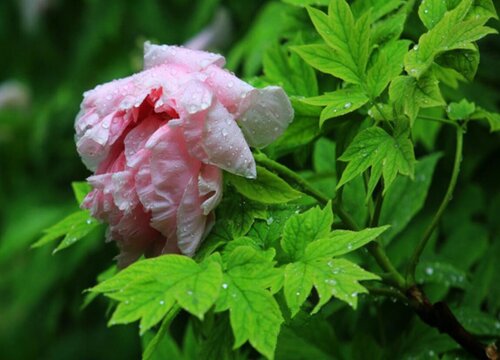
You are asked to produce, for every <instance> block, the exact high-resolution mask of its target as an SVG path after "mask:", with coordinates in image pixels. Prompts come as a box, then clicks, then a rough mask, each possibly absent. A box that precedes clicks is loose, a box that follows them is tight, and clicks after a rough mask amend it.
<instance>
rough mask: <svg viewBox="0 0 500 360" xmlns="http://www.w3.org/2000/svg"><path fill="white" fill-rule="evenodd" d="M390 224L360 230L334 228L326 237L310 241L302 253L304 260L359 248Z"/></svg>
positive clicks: (331, 255) (341, 253)
mask: <svg viewBox="0 0 500 360" xmlns="http://www.w3.org/2000/svg"><path fill="white" fill-rule="evenodd" d="M388 228H390V226H380V227H376V228H366V229H363V230H361V231H350V230H335V231H332V232H331V233H330V234H329V236H328V237H327V238H323V239H319V240H317V241H314V242H312V243H310V244H309V245H308V246H307V248H306V250H305V253H304V257H303V259H304V260H306V261H307V260H314V259H317V258H320V257H337V256H341V255H344V254H347V253H350V252H352V251H355V250H357V249H359V248H360V247H362V246H364V245H366V244H368V243H369V242H370V241H373V240H375V239H376V238H377V237H379V236H380V235H381V234H382V233H383V232H384V231H386V230H387V229H388Z"/></svg>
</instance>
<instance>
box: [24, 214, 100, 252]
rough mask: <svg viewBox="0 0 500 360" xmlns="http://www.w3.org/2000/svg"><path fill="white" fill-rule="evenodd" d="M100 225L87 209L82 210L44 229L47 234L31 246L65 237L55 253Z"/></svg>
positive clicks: (41, 244)
mask: <svg viewBox="0 0 500 360" xmlns="http://www.w3.org/2000/svg"><path fill="white" fill-rule="evenodd" d="M99 225H100V224H99V223H98V222H97V220H95V219H94V218H92V217H91V216H90V213H89V212H88V211H87V210H80V211H77V212H75V213H73V214H71V215H68V216H67V217H66V218H64V219H63V220H61V221H60V222H58V223H57V224H55V225H53V226H51V227H50V228H48V229H46V230H44V233H45V235H44V236H43V237H42V238H41V239H39V240H38V241H37V242H35V243H34V244H33V245H32V246H31V247H33V248H37V247H41V246H43V245H46V244H49V243H51V242H53V241H55V240H57V239H59V238H61V237H63V240H62V241H61V242H60V243H59V245H58V246H57V247H56V248H55V250H54V253H56V252H58V251H60V250H62V249H65V248H67V247H69V246H71V245H73V244H75V243H76V242H77V241H79V240H81V239H83V238H84V237H85V236H86V235H88V234H89V233H90V232H91V231H92V230H94V229H95V228H97V227H98V226H99Z"/></svg>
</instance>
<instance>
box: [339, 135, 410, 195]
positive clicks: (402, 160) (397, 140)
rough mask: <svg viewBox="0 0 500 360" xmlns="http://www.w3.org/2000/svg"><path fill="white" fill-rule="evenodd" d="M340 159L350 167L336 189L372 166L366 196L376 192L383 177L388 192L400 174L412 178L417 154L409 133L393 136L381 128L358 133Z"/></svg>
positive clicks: (385, 189) (343, 174)
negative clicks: (376, 186) (378, 182)
mask: <svg viewBox="0 0 500 360" xmlns="http://www.w3.org/2000/svg"><path fill="white" fill-rule="evenodd" d="M339 160H341V161H345V162H348V164H347V166H346V168H345V170H344V172H343V173H342V177H341V178H340V181H339V183H338V185H337V188H340V187H341V186H342V185H344V184H345V183H347V182H349V181H351V180H352V179H354V178H355V177H356V176H358V175H360V174H362V173H363V172H364V171H365V170H367V169H368V168H369V167H371V170H372V172H371V176H370V181H369V187H368V194H367V196H369V195H370V194H371V192H372V191H373V189H374V187H375V185H376V183H377V181H378V180H379V178H380V176H383V178H384V193H385V192H386V191H387V189H389V188H390V186H391V184H392V182H393V181H394V179H395V178H396V175H397V174H398V173H399V174H401V175H406V176H410V177H412V176H413V173H414V168H415V154H414V152H413V144H412V142H411V140H410V139H409V138H408V132H407V131H402V132H400V133H399V134H396V135H395V137H393V136H391V135H389V134H388V133H387V132H386V131H385V130H383V129H381V128H379V127H371V128H368V129H365V130H363V131H361V132H360V133H358V135H356V137H355V138H354V140H353V141H352V143H351V144H350V145H349V147H348V148H347V149H346V151H345V152H344V153H343V154H342V156H341V157H340V158H339Z"/></svg>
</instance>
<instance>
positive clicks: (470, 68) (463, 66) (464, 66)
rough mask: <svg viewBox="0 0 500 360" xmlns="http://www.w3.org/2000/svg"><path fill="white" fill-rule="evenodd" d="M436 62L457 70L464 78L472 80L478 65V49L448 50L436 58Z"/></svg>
mask: <svg viewBox="0 0 500 360" xmlns="http://www.w3.org/2000/svg"><path fill="white" fill-rule="evenodd" d="M436 62H437V63H438V64H439V65H441V66H444V67H446V68H449V69H453V70H455V71H457V72H458V73H459V74H460V75H462V76H463V77H464V78H465V79H467V80H469V81H472V80H474V77H475V76H476V72H477V68H478V66H479V51H477V50H454V51H448V52H445V53H444V54H442V55H441V56H439V57H437V58H436Z"/></svg>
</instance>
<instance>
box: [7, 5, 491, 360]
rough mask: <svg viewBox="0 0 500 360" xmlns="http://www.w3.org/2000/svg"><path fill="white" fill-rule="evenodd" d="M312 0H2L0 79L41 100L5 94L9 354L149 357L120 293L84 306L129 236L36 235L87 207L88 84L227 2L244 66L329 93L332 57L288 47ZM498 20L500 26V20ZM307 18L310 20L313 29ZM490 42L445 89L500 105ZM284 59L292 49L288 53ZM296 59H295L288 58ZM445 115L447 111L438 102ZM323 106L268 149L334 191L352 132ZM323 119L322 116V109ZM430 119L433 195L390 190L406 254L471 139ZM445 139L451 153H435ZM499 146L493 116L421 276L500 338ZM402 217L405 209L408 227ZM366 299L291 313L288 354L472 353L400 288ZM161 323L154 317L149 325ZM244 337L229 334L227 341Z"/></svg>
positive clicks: (402, 184)
mask: <svg viewBox="0 0 500 360" xmlns="http://www.w3.org/2000/svg"><path fill="white" fill-rule="evenodd" d="M299 2H301V1H292V0H288V1H283V2H279V1H239V0H199V1H182V0H170V1H167V0H165V1H161V0H143V1H132V0H130V1H121V0H109V1H98V0H85V1H49V3H50V4H51V6H50V7H49V8H48V9H47V10H46V11H44V12H43V13H42V14H41V16H40V19H39V21H38V23H37V24H34V25H33V26H30V25H29V24H28V23H26V22H23V20H22V19H23V18H22V16H21V7H22V5H20V4H21V2H18V1H14V0H6V1H2V2H1V3H0V49H3V51H2V55H1V56H0V82H3V81H6V80H11V79H15V80H18V81H20V82H22V83H23V84H24V85H25V86H26V88H27V89H28V91H29V93H30V95H31V102H30V104H29V105H28V106H25V107H23V108H21V109H16V108H7V109H1V110H0V274H1V275H0V349H1V357H2V358H6V359H11V358H15V359H31V358H37V359H67V358H82V359H84V358H85V359H87V358H120V359H127V358H130V359H136V358H138V357H140V354H141V351H142V348H141V344H140V340H141V338H139V337H138V336H137V327H136V326H133V325H127V326H114V327H111V328H107V327H106V319H105V316H104V314H105V313H106V311H107V305H108V303H107V302H106V301H104V299H102V298H99V300H98V301H95V302H93V303H91V304H90V305H88V306H87V307H86V308H85V309H84V310H81V306H82V304H83V302H84V295H83V294H82V290H83V289H85V288H89V287H91V286H93V285H94V284H95V279H96V277H97V276H98V274H100V273H102V272H103V271H104V270H106V269H107V268H108V267H109V265H110V262H111V259H112V257H113V256H114V255H115V254H116V249H115V247H114V245H113V244H104V243H103V241H102V238H103V237H102V233H101V229H100V228H99V229H96V230H93V231H92V232H91V234H90V235H89V236H88V237H87V238H86V240H85V241H82V242H79V243H78V244H76V245H75V246H74V247H72V248H71V250H68V251H65V252H62V253H60V254H58V255H56V256H51V255H50V252H51V249H49V248H47V247H45V248H41V249H38V250H30V249H29V247H30V245H31V244H32V243H33V242H34V241H35V240H36V239H38V238H39V237H40V233H41V232H42V230H43V229H46V228H48V227H49V226H51V225H52V224H54V223H55V222H56V221H58V220H59V219H61V218H63V217H65V216H66V215H68V214H70V213H72V212H74V211H76V210H77V207H76V205H75V202H74V199H73V194H72V192H71V187H70V186H69V184H70V183H71V182H72V181H79V180H82V179H84V178H85V177H86V176H88V172H87V171H86V170H85V169H84V167H83V165H81V162H80V160H79V158H78V156H77V154H76V151H75V147H74V142H73V121H74V118H75V116H76V113H77V112H78V107H79V103H80V101H81V94H82V93H83V91H85V90H87V89H89V88H92V87H94V86H95V85H96V84H99V83H103V82H106V81H109V80H110V79H113V78H118V77H123V76H126V75H128V74H131V73H132V72H135V71H137V70H139V69H140V68H141V66H142V63H141V61H142V44H143V42H144V41H145V40H150V41H153V42H157V43H166V44H180V43H183V42H184V41H186V40H187V39H189V38H190V37H192V36H193V35H195V34H196V33H197V32H198V31H200V30H201V29H202V28H203V27H204V26H206V25H207V24H208V23H209V22H210V21H211V19H212V17H213V14H214V12H215V10H216V9H217V8H218V7H219V6H221V5H223V6H225V7H226V8H227V9H228V11H229V13H230V15H231V18H232V22H233V26H234V29H233V31H232V39H231V42H230V43H228V44H227V45H226V47H224V48H219V49H216V50H217V51H220V52H222V53H224V54H226V55H227V56H228V64H229V67H230V68H232V70H234V71H236V72H237V74H238V75H241V76H243V77H245V78H247V79H253V80H254V82H255V83H256V84H259V83H260V82H270V83H276V82H277V83H281V85H282V86H284V87H285V89H286V90H287V92H288V94H289V95H292V96H293V95H300V96H307V97H309V98H314V97H315V96H317V95H318V88H319V89H321V91H325V90H327V91H332V90H333V89H332V88H331V87H332V84H331V83H330V82H329V80H328V75H325V74H321V73H318V78H317V79H318V80H317V82H316V79H315V78H314V74H313V75H312V76H311V71H312V70H311V69H310V68H309V67H307V68H306V69H305V70H304V72H303V74H306V75H307V74H308V76H309V77H307V76H303V77H302V78H299V79H294V78H293V77H290V78H288V77H287V76H286V74H289V73H293V71H292V70H293V69H296V67H297V61H298V60H297V59H295V60H292V58H290V59H288V58H287V55H284V53H282V51H283V50H282V48H280V47H279V46H278V43H279V41H285V40H286V41H291V43H290V44H287V45H286V46H289V45H291V47H292V48H293V47H294V46H295V47H296V48H297V53H298V54H299V55H301V56H302V55H303V54H301V52H300V47H301V46H302V44H304V43H311V42H313V41H311V40H316V39H311V36H312V35H311V33H312V32H313V28H312V24H311V22H310V21H309V16H308V14H307V11H305V10H304V9H301V8H298V7H293V6H291V5H290V4H292V3H299ZM310 3H313V4H321V3H323V4H326V3H328V1H311V2H310ZM374 3H375V2H374ZM489 25H490V26H492V27H494V28H495V29H497V30H498V29H499V28H500V27H499V23H498V21H493V22H491V23H490V24H489ZM423 31H424V27H423V24H422V23H421V22H420V20H419V19H418V14H417V12H416V11H414V12H413V13H412V14H411V16H410V18H409V20H408V23H407V26H406V27H405V32H404V36H403V37H404V38H405V39H410V40H413V41H416V40H417V39H418V36H419V34H420V33H422V32H423ZM299 32H300V33H301V36H300V37H297V33H299ZM479 47H480V51H481V63H480V66H479V71H478V74H477V76H476V79H475V81H474V82H473V83H460V86H459V87H457V88H453V87H451V86H445V87H444V88H443V95H444V96H445V97H446V98H447V99H451V100H455V101H459V100H461V99H462V98H464V97H465V98H467V99H468V100H470V101H474V102H475V103H476V104H477V105H479V106H481V107H483V108H486V109H488V110H491V111H498V110H499V109H500V72H498V64H500V40H499V37H498V36H491V37H487V38H485V39H483V40H481V41H480V42H479ZM303 49H305V48H303ZM304 51H305V50H304ZM293 56H295V57H297V55H292V57H293ZM302 57H304V58H306V56H302ZM278 60H279V61H282V63H281V64H280V65H279V66H276V62H277V61H278ZM287 61H289V63H288V64H287ZM293 61H295V62H296V63H293ZM262 65H264V67H265V69H266V73H265V76H264V77H261V78H256V77H257V76H259V75H262ZM273 66H275V67H276V68H273ZM287 66H289V67H290V69H291V71H290V72H287V71H284V69H286V67H287ZM301 66H304V65H301ZM280 71H284V74H285V75H283V74H280V73H279V72H280ZM333 71H336V70H333ZM348 79H352V76H350V77H348ZM287 81H288V82H287ZM311 84H315V86H311ZM329 87H330V88H329ZM353 98H354V97H353ZM333 100H335V99H333ZM333 100H332V99H329V102H330V103H331V102H332V101H333ZM316 101H322V100H321V99H320V100H318V99H316ZM362 101H363V100H361V102H362ZM317 104H319V103H317ZM353 105H356V104H353ZM361 105H362V104H361ZM361 105H359V106H361ZM429 115H430V116H432V115H434V114H433V113H432V111H431V112H430V113H429ZM317 116H318V114H317V113H316V114H314V113H313V114H306V115H303V116H301V117H300V118H298V119H297V120H296V124H297V125H296V126H294V127H292V128H291V129H290V131H289V132H288V133H287V135H285V136H284V137H283V138H282V139H281V140H279V141H278V142H277V143H276V144H274V145H272V146H271V147H270V148H269V149H267V150H266V152H267V154H268V155H269V156H271V157H275V158H280V161H281V162H282V163H284V164H286V165H287V166H289V167H291V168H294V169H296V170H297V171H299V172H300V173H301V174H302V175H303V176H304V177H306V178H308V179H309V180H310V181H311V182H312V183H313V184H314V185H315V186H316V187H317V188H318V189H319V190H320V191H324V192H325V193H326V194H327V195H329V196H331V195H333V194H328V191H331V190H332V188H334V186H332V182H333V184H335V182H337V183H338V182H339V181H342V180H340V179H338V178H337V176H336V174H337V169H336V167H335V165H332V164H331V159H332V158H333V157H332V156H331V154H332V153H334V152H335V147H336V146H339V144H335V143H333V142H332V141H331V140H332V139H333V138H334V137H335V136H330V135H329V138H328V137H327V136H321V137H320V136H319V130H318V128H317V122H314V126H311V125H310V124H312V123H313V121H312V120H311V119H313V118H315V117H317ZM352 117H353V119H358V117H359V114H358V115H352ZM307 120H310V122H307V123H306V121H307ZM323 120H325V121H326V120H327V118H324V119H323ZM421 123H422V122H417V123H416V125H415V128H414V132H413V136H414V140H415V142H416V144H417V146H416V149H415V152H416V157H417V158H420V162H419V163H418V165H417V166H416V173H417V179H418V176H423V177H422V178H421V180H422V182H424V183H425V182H426V181H427V183H426V185H425V184H424V185H422V186H430V191H429V194H430V195H429V197H428V198H425V196H424V197H423V198H418V196H419V195H418V194H417V195H415V196H416V198H414V199H410V200H408V201H409V203H405V202H404V201H401V196H400V194H397V193H396V194H389V195H388V198H387V199H386V202H385V203H384V206H385V208H383V209H382V213H381V223H382V224H384V223H390V222H392V223H393V227H392V228H391V229H390V230H388V232H387V235H386V237H385V241H387V243H388V247H387V249H388V253H389V255H390V257H391V259H393V261H394V263H395V265H396V266H401V265H404V264H405V263H406V262H407V261H408V258H409V256H410V254H411V251H412V249H413V247H414V245H415V243H416V242H417V241H418V236H419V234H420V233H421V232H422V231H423V229H424V228H425V225H426V224H427V222H428V221H429V220H430V218H431V217H432V215H433V213H434V212H435V209H436V208H437V206H438V204H439V201H440V200H441V197H442V194H443V193H444V191H445V189H446V186H447V182H448V179H449V174H450V172H451V164H452V162H453V152H454V147H455V145H454V137H453V135H452V133H451V132H450V131H449V129H447V128H443V127H442V126H441V125H439V124H435V123H429V122H425V126H422V125H421ZM329 124H331V121H330V122H325V129H326V133H328V134H332V133H335V130H336V129H335V128H334V127H333V126H331V127H330V128H329V126H330V125H329ZM342 131H344V130H342ZM346 131H347V130H346ZM297 134H301V136H297ZM429 152H433V153H439V154H441V155H431V156H428V157H425V158H422V157H421V155H424V154H427V153H429ZM339 155H340V154H337V156H339ZM499 158H500V142H499V137H498V133H494V134H490V131H489V128H488V127H487V126H483V124H481V123H478V124H470V125H469V127H468V132H467V134H466V137H465V144H464V161H463V163H462V173H461V175H460V179H459V183H458V186H457V189H456V192H455V195H454V199H453V201H452V203H451V204H450V206H449V208H448V211H447V212H446V214H445V216H444V218H443V222H442V227H441V232H440V234H439V236H434V237H433V238H432V239H431V245H430V246H429V247H428V248H427V249H426V251H425V253H424V257H423V265H422V266H421V267H420V268H419V269H418V272H417V274H418V279H417V280H419V281H422V282H423V281H425V282H426V285H425V289H426V291H427V293H428V294H429V296H430V297H432V298H433V300H440V299H446V300H447V301H448V302H449V303H450V304H451V305H452V306H454V305H457V306H458V305H460V307H461V309H462V310H461V313H459V314H458V316H459V318H460V319H462V320H463V321H464V323H465V324H466V325H467V327H468V329H470V330H471V331H472V332H474V333H475V334H478V335H480V336H483V337H485V338H488V339H491V338H492V337H493V338H494V337H498V336H500V323H499V322H498V314H499V311H500V300H499V299H500V285H499V284H500V277H499V276H500V275H499V274H500V262H499V261H498V258H499V257H500V218H499V215H498V214H499V212H500V191H499V187H498V178H499V171H500V170H499V166H498V159H499ZM329 160H330V161H329ZM346 160H348V159H347V158H346ZM436 164H437V166H436ZM434 166H436V167H435V170H434V175H433V169H434ZM384 176H385V175H384ZM431 177H432V179H433V181H432V183H431V182H430V179H431ZM426 179H427V180H426ZM409 181H410V180H407V179H406V178H403V177H398V178H396V180H395V181H394V185H392V186H396V187H398V189H400V191H401V194H407V193H408V191H409V190H407V189H409V188H412V184H410V183H406V182H409ZM356 186H359V183H358V184H356V182H355V181H354V182H353V183H351V185H349V187H347V186H346V190H345V191H346V192H349V191H352V192H354V190H353V188H355V187H356ZM349 188H350V189H351V190H349ZM398 195H399V196H398ZM391 196H392V197H391ZM355 200H356V201H353V202H352V203H351V204H346V207H349V210H351V211H352V213H353V215H354V216H355V217H356V219H359V220H361V219H363V218H364V217H366V214H365V213H363V209H362V208H363V206H360V205H361V204H364V196H361V198H359V199H355ZM417 203H419V204H421V206H422V207H423V209H422V210H421V211H420V212H419V213H418V214H417V216H415V217H413V215H414V214H412V213H411V211H410V210H408V209H411V208H412V207H415V204H417ZM395 219H396V220H397V222H399V223H400V226H399V228H398V226H397V225H396V223H395ZM408 223H409V224H408ZM391 232H393V233H392V235H391ZM396 232H399V234H398V237H397V239H405V241H401V240H394V241H392V239H393V238H395V234H396ZM353 259H355V260H358V259H363V261H365V260H366V259H364V254H362V253H360V254H358V253H356V254H355V255H353ZM263 261H264V260H263ZM360 261H361V260H360ZM366 261H368V262H369V260H366ZM369 265H372V264H370V263H369ZM429 269H432V270H429ZM290 271H291V270H290ZM285 295H286V294H285ZM366 300H367V299H365V298H363V297H361V298H360V299H359V304H358V310H357V311H356V312H354V311H352V310H351V309H350V308H349V307H348V306H346V305H342V304H340V302H338V301H337V302H332V303H329V304H328V306H326V307H325V309H324V310H322V311H321V312H320V313H319V314H318V315H317V316H315V317H312V318H308V317H306V316H305V314H304V313H303V312H301V313H299V315H298V316H297V317H296V318H295V321H294V322H292V323H290V324H288V325H287V326H286V327H284V328H283V329H282V333H281V335H280V338H279V341H278V348H277V352H276V357H277V358H279V359H302V358H315V359H330V358H345V359H364V358H366V357H365V355H366V353H370V354H373V358H374V359H376V358H380V359H383V358H387V354H398V358H404V357H410V356H414V357H416V358H422V359H427V358H429V359H434V358H436V356H437V354H438V353H447V355H446V356H450V357H451V356H455V355H459V356H464V355H462V354H461V353H458V352H455V351H456V350H457V346H456V344H454V343H453V342H451V341H450V340H449V339H448V338H447V337H446V336H444V335H440V334H438V332H437V331H435V330H432V329H430V328H428V327H426V326H424V325H423V324H422V323H421V322H419V320H418V319H416V318H415V317H414V315H412V312H411V311H410V310H409V309H408V308H407V307H405V306H404V305H403V304H402V303H400V302H393V301H391V300H390V299H386V298H377V299H376V301H375V302H373V301H371V302H369V301H366ZM299 307H300V304H299ZM297 309H298V308H297ZM187 319H188V318H187V316H186V314H181V316H180V317H179V318H178V319H177V320H176V322H174V324H173V326H172V337H167V338H166V340H165V342H164V344H163V346H162V348H161V349H160V351H163V352H164V355H165V356H175V357H176V358H183V359H196V358H197V351H198V350H199V347H200V346H201V345H199V344H198V343H197V341H196V339H195V336H194V335H193V328H194V327H197V326H198V327H199V326H201V325H200V323H198V322H197V321H195V320H190V321H189V325H188V326H186V325H185V323H186V321H187ZM325 320H328V321H325ZM330 320H331V321H330ZM208 321H209V320H208ZM228 322H229V320H228V319H227V318H224V321H223V322H221V323H220V324H218V326H216V327H215V329H216V330H217V329H218V330H220V333H221V334H222V335H221V336H227V333H226V332H224V327H225V328H228V327H229V325H228ZM401 329H405V331H404V332H402V331H401ZM198 330H199V329H198ZM150 336H151V335H150V334H149V333H146V334H145V335H144V337H143V339H145V340H144V341H145V342H146V340H149V337H150ZM233 341H234V340H233V339H232V337H231V336H229V337H228V339H227V343H232V342H233ZM249 351H253V350H250V349H249V348H245V349H244V350H243V351H242V353H241V357H242V358H245V357H244V354H245V353H248V352H249ZM173 354H174V355H173ZM231 356H235V357H236V356H240V355H234V354H233V355H231ZM252 356H257V354H256V353H252Z"/></svg>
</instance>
